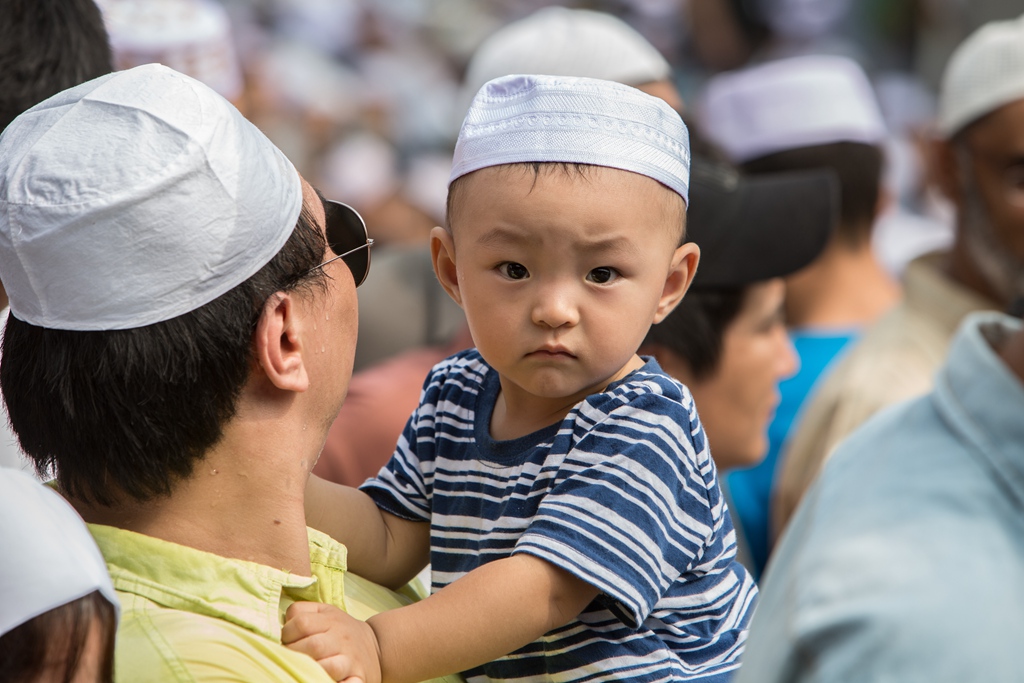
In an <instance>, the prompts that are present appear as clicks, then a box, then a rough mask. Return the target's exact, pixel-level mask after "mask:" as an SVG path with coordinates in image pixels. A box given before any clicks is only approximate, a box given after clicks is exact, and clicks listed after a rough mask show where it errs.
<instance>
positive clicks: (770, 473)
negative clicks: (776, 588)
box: [726, 330, 860, 580]
mask: <svg viewBox="0 0 1024 683" xmlns="http://www.w3.org/2000/svg"><path fill="white" fill-rule="evenodd" d="M858 336H860V330H846V331H842V332H835V331H827V332H826V331H820V330H790V333H789V338H790V340H791V341H792V342H793V346H794V347H795V348H796V354H797V357H798V358H799V359H800V369H799V370H798V371H797V373H796V374H795V375H793V376H792V377H790V378H789V379H787V380H784V381H782V382H781V383H780V384H779V393H780V394H781V397H780V401H779V407H778V408H777V409H776V411H775V418H774V419H773V420H772V421H771V424H769V425H768V454H767V455H766V456H765V459H764V460H762V461H761V463H760V464H759V465H755V466H754V467H748V468H746V469H742V470H734V471H733V472H730V473H729V474H727V475H726V479H727V483H728V487H729V493H730V495H731V497H732V503H733V508H732V515H733V520H734V522H735V523H736V525H737V526H739V527H741V528H742V530H743V533H744V534H745V536H746V539H747V544H748V546H749V550H750V557H751V561H752V563H753V566H752V567H748V569H749V570H750V571H751V572H752V573H753V575H754V579H755V580H757V579H760V577H761V572H763V571H764V565H765V563H766V562H767V561H768V553H769V551H770V550H771V547H770V541H769V535H770V531H769V524H768V514H769V510H770V509H771V493H772V486H773V484H774V481H775V470H776V465H777V463H778V460H779V453H780V451H781V450H782V446H783V444H785V442H786V437H787V436H788V435H789V430H790V428H791V427H792V425H793V423H794V422H795V421H796V417H797V414H798V413H799V412H800V408H801V407H802V406H803V404H804V401H805V400H806V399H807V397H808V396H809V395H810V393H811V390H812V389H813V388H814V385H815V384H816V383H817V381H818V378H819V377H821V375H822V374H823V373H824V372H825V369H826V368H828V366H829V365H830V364H831V363H832V362H833V361H834V360H835V359H836V358H837V357H838V356H839V355H840V353H842V351H843V350H844V349H846V348H847V347H848V345H849V343H850V342H851V341H853V340H855V339H856V338H857V337H858Z"/></svg>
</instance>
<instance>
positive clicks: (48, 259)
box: [0, 64, 302, 330]
mask: <svg viewBox="0 0 1024 683" xmlns="http://www.w3.org/2000/svg"><path fill="white" fill-rule="evenodd" d="M301 208H302V186H301V184H300V181H299V175H298V173H297V172H296V170H295V167H294V166H292V164H291V162H289V161H288V159H286V158H285V156H284V154H282V153H281V152H280V151H279V150H278V149H277V148H276V147H274V145H273V144H272V143H271V142H270V140H268V139H267V138H266V137H265V136H264V135H263V133H261V132H260V131H259V130H258V129H257V128H256V127H255V126H254V125H252V124H251V123H249V122H248V121H247V120H246V119H245V118H244V117H243V116H242V115H241V114H240V113H239V112H238V110H237V109H235V108H234V107H233V106H231V104H230V103H229V102H228V101H227V100H225V99H224V98H223V97H221V96H220V95H218V94H217V93H216V92H214V91H213V90H212V89H210V88H209V87H207V86H205V85H203V84H202V83H200V82H199V81H197V80H195V79H193V78H190V77H188V76H185V75H183V74H180V73H178V72H176V71H173V70H171V69H169V68H167V67H165V66H160V65H158V64H148V65H144V66H139V67H136V68H134V69H129V70H126V71H118V72H115V73H112V74H108V75H106V76H101V77H100V78H97V79H94V80H92V81H88V82H87V83H83V84H82V85H79V86H76V87H74V88H71V89H69V90H65V91H64V92H61V93H58V94H56V95H54V96H53V97H51V98H50V99H48V100H45V101H43V102H41V103H40V104H38V105H36V106H35V107H33V108H31V109H29V110H28V111H27V112H25V113H24V114H22V115H21V116H19V117H18V118H16V119H15V120H14V121H13V122H12V123H11V124H10V125H9V126H8V127H7V128H6V129H5V130H4V133H3V136H0V281H2V282H3V285H4V287H5V288H6V289H7V294H8V295H9V297H10V302H11V312H12V313H13V314H14V315H15V316H16V317H17V318H19V319H20V320H24V321H25V322H28V323H31V324H33V325H39V326H41V327H48V328H54V329H65V330H115V329H128V328H134V327H142V326H144V325H149V324H152V323H156V322H160V321H163V320H168V319H170V318H174V317H176V316H179V315H181V314H183V313H187V312H189V311H192V310H194V309H196V308H199V307H200V306H202V305H204V304H207V303H209V302H210V301H213V300H214V299H216V298H217V297H218V296H220V295H221V294H224V293H225V292H227V291H228V290H230V289H232V288H234V287H235V286H237V285H239V284H241V283H242V282H244V281H245V280H246V279H248V278H249V277H250V276H252V275H254V274H255V273H256V272H257V271H258V270H259V269H260V268H262V267H263V266H264V265H265V264H266V263H267V262H268V261H270V259H272V258H273V257H274V255H276V254H277V252H278V251H279V250H280V249H281V247H282V246H284V243H285V242H286V241H287V240H288V237H289V236H290V235H291V234H292V231H293V230H294V229H295V224H296V221H297V220H298V217H299V211H300V210H301Z"/></svg>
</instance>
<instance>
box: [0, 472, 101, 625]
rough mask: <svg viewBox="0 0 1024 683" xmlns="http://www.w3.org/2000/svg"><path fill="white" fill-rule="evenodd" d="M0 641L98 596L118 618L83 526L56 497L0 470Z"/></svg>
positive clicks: (30, 480) (22, 476) (40, 486)
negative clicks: (57, 611)
mask: <svg viewBox="0 0 1024 683" xmlns="http://www.w3.org/2000/svg"><path fill="white" fill-rule="evenodd" d="M0 548H3V552H0V604H2V605H3V606H4V608H3V609H2V610H0V636H2V635H4V634H5V633H7V632H8V631H10V630H12V629H14V628H17V627H18V626H21V625H22V624H24V623H25V622H26V621H28V620H29V619H34V618H35V617H37V616H39V615H40V614H43V613H44V612H49V611H50V610H51V609H54V608H55V607H60V606H61V605H64V604H67V603H69V602H71V601H73V600H77V599H79V598H83V597H85V596H86V595H89V594H90V593H92V592H93V591H99V592H100V593H101V594H102V595H103V597H105V598H106V599H107V600H108V601H109V602H110V604H112V605H113V606H114V609H115V610H116V611H117V612H118V613H119V612H120V609H121V606H120V603H119V602H118V600H117V594H116V593H115V592H114V586H113V585H112V584H111V582H110V575H109V574H108V573H107V565H106V564H105V563H104V561H103V556H102V555H100V551H99V548H97V547H96V542H95V541H94V540H93V538H92V536H91V535H90V534H89V530H88V529H87V528H86V526H85V522H83V521H82V518H81V517H79V516H78V513H77V512H75V510H74V508H72V507H71V505H70V504H68V502H67V501H66V500H64V499H63V498H61V497H60V495H59V494H57V492H56V491H53V490H52V489H50V488H49V487H48V486H45V485H44V484H41V483H40V482H39V481H37V480H36V479H34V478H33V477H32V476H31V475H29V474H27V473H25V472H21V471H19V470H15V469H10V468H6V467H3V468H0Z"/></svg>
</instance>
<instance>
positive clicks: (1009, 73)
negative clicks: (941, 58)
mask: <svg viewBox="0 0 1024 683" xmlns="http://www.w3.org/2000/svg"><path fill="white" fill-rule="evenodd" d="M1020 99H1024V15H1021V16H1020V17H1018V18H1016V19H1011V20H1009V21H993V22H991V23H988V24H985V25H984V26H982V27H981V28H979V29H978V30H977V31H975V32H974V33H973V34H971V36H970V37H969V38H967V40H965V41H964V42H963V43H961V45H960V47H958V48H957V49H956V51H955V52H953V56H952V57H950V60H949V64H948V65H947V66H946V71H945V73H944V74H943V77H942V87H941V88H940V92H939V117H938V118H939V120H938V127H939V132H940V133H941V134H942V135H944V136H946V137H952V136H953V135H954V134H955V133H957V132H959V131H960V130H961V129H962V128H963V127H964V126H966V125H967V124H969V123H972V122H973V121H975V120H977V119H979V118H981V117H982V116H984V115H985V114H988V113H990V112H992V111H995V110H996V109H999V108H1000V107H1002V106H1003V105H1006V104H1009V103H1011V102H1013V101H1015V100H1020Z"/></svg>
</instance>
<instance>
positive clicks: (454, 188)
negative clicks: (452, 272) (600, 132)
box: [444, 161, 686, 245]
mask: <svg viewBox="0 0 1024 683" xmlns="http://www.w3.org/2000/svg"><path fill="white" fill-rule="evenodd" d="M503 166H505V167H509V168H514V167H521V168H529V169H530V170H532V171H533V177H534V179H537V178H539V177H540V176H542V175H544V174H545V173H559V174H561V175H563V176H565V177H567V178H576V179H586V177H587V174H588V173H589V172H590V169H591V168H593V167H594V164H581V163H574V162H568V161H544V162H541V161H529V162H519V163H514V164H503ZM465 178H466V176H459V177H458V178H456V179H455V180H453V181H451V183H449V185H448V198H447V200H446V203H445V226H444V227H445V230H447V231H448V232H452V227H453V226H452V216H453V215H454V214H455V209H456V208H457V206H458V200H459V198H460V197H461V195H462V192H461V189H460V188H461V187H462V185H463V181H464V180H465ZM665 189H666V190H667V191H671V190H670V189H669V188H667V187H666V188H665ZM685 241H686V204H685V202H684V201H682V198H681V197H680V210H679V244H680V245H681V244H683V242H685Z"/></svg>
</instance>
